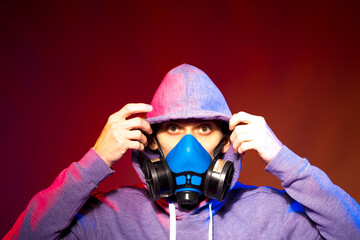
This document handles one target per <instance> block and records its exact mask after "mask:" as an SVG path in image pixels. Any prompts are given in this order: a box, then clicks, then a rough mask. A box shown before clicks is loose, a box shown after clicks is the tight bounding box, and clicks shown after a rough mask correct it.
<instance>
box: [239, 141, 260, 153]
mask: <svg viewBox="0 0 360 240" xmlns="http://www.w3.org/2000/svg"><path fill="white" fill-rule="evenodd" d="M248 150H256V143H255V142H254V141H250V142H243V143H241V145H240V146H239V147H238V148H237V152H238V153H239V154H240V155H241V154H244V153H245V152H246V151H248Z"/></svg>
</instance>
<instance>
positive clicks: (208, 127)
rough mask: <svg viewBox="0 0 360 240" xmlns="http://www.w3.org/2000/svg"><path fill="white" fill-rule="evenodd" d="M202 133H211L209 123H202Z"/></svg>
mask: <svg viewBox="0 0 360 240" xmlns="http://www.w3.org/2000/svg"><path fill="white" fill-rule="evenodd" d="M199 133H200V134H210V133H211V126H210V125H208V124H204V125H201V126H200V127H199Z"/></svg>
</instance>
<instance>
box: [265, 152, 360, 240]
mask: <svg viewBox="0 0 360 240" xmlns="http://www.w3.org/2000/svg"><path fill="white" fill-rule="evenodd" d="M265 170H266V171H268V172H270V173H272V174H273V175H275V176H276V177H277V178H279V179H280V181H281V185H282V186H283V187H284V189H285V191H286V192H287V194H288V195H289V196H290V197H291V198H293V199H294V200H296V201H297V202H299V203H300V204H301V205H302V206H303V207H304V209H305V213H306V214H307V215H308V216H309V218H310V219H311V220H312V221H313V222H314V223H315V225H316V228H317V229H318V231H319V232H320V234H321V235H322V236H323V237H324V238H326V239H360V206H359V204H358V203H357V202H356V201H355V200H354V199H353V198H351V197H350V196H349V195H348V194H347V193H346V192H345V191H344V190H342V189H341V188H340V187H338V186H336V185H334V184H333V183H332V182H331V180H330V179H329V178H328V176H327V175H326V174H325V173H324V172H323V171H322V170H320V169H319V168H317V167H314V166H312V165H310V163H309V162H308V160H307V159H305V158H300V157H299V156H297V155H296V154H295V153H293V152H292V151H290V150H289V149H288V148H287V147H286V146H284V147H283V149H282V150H281V151H280V153H279V154H278V155H277V156H276V157H275V159H274V160H273V161H271V162H270V163H269V164H268V165H267V166H266V168H265Z"/></svg>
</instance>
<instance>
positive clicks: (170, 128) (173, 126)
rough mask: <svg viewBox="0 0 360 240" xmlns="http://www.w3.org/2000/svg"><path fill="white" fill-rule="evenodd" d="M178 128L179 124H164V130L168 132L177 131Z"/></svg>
mask: <svg viewBox="0 0 360 240" xmlns="http://www.w3.org/2000/svg"><path fill="white" fill-rule="evenodd" d="M179 130H180V128H179V126H178V125H177V124H175V123H170V124H168V125H166V131H167V132H168V133H170V134H175V133H177V132H179Z"/></svg>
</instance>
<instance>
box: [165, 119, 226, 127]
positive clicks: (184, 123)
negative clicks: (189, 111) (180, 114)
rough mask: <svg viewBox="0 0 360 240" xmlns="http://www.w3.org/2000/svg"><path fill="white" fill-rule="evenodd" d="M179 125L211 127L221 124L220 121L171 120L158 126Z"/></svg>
mask: <svg viewBox="0 0 360 240" xmlns="http://www.w3.org/2000/svg"><path fill="white" fill-rule="evenodd" d="M171 123H173V124H179V125H199V124H211V125H218V124H220V122H219V121H214V120H200V119H177V120H170V121H166V122H163V123H160V124H158V125H159V126H164V125H167V124H171Z"/></svg>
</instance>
